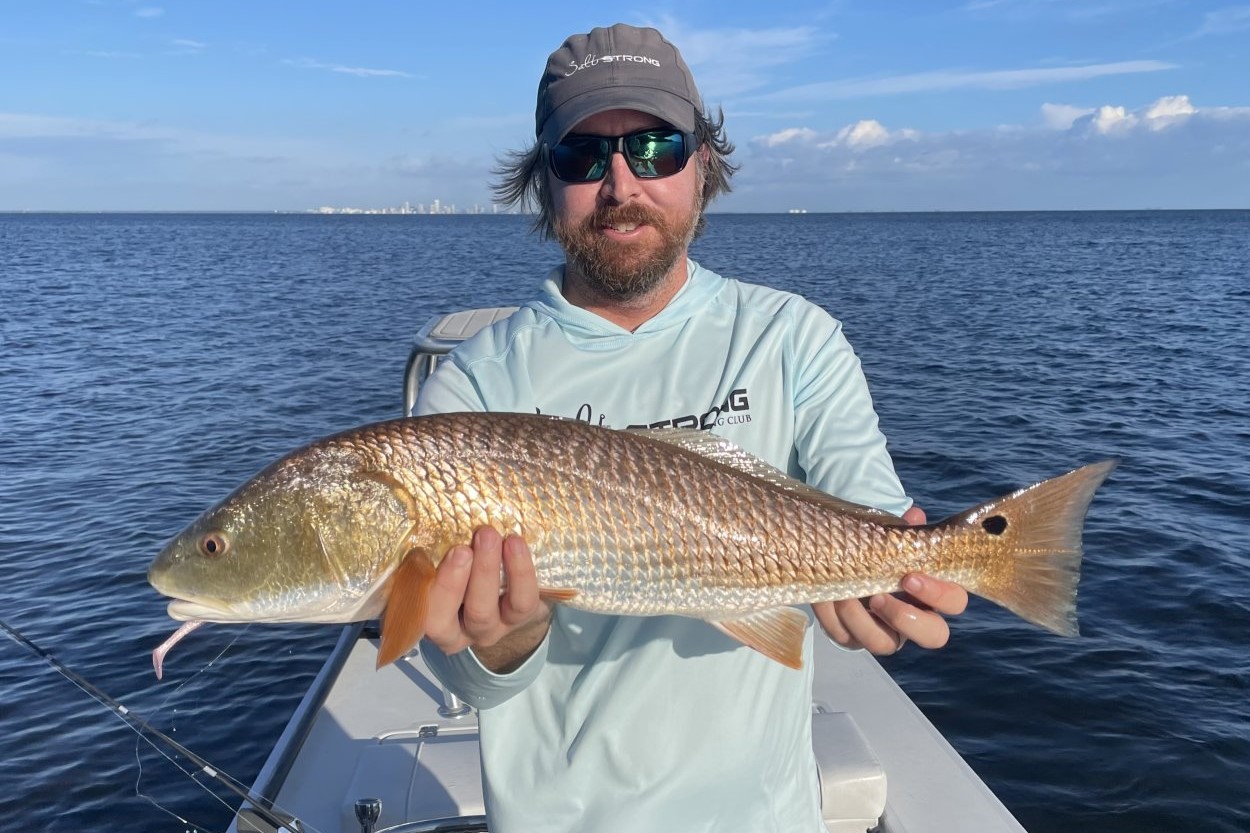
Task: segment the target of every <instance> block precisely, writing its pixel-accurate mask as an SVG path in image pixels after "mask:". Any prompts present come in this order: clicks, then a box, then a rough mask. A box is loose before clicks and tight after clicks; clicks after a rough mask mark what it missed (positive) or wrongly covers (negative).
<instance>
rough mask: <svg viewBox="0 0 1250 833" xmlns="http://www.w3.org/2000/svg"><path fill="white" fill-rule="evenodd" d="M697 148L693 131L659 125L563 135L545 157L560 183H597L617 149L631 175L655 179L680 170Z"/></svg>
mask: <svg viewBox="0 0 1250 833" xmlns="http://www.w3.org/2000/svg"><path fill="white" fill-rule="evenodd" d="M697 147H698V143H697V142H696V141H695V138H694V134H693V133H682V132H681V131H680V130H674V129H673V128H669V127H660V128H651V129H650V130H639V131H638V132H636V133H629V134H626V135H624V136H581V135H572V136H566V137H564V139H562V140H561V141H560V143H559V144H557V145H555V146H554V147H551V148H550V149H549V152H548V157H549V158H550V160H551V172H552V173H554V174H555V175H556V178H557V179H560V180H562V181H564V182H598V181H599V180H601V179H603V177H604V176H605V175H607V173H608V167H609V166H610V165H611V164H612V154H613V153H617V152H618V151H619V152H620V153H622V154H624V156H625V161H626V162H627V163H628V164H629V169H630V170H631V171H633V172H634V176H636V177H638V178H640V179H659V178H660V177H665V176H672V175H673V174H676V173H680V172H681V171H682V169H683V168H685V167H686V163H687V162H689V161H690V157H691V156H694V152H695V149H696V148H697Z"/></svg>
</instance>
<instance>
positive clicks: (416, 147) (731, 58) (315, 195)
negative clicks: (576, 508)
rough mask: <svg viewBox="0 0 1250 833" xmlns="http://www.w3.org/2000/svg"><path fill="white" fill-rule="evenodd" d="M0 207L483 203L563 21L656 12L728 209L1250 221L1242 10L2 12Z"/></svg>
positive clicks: (232, 6) (220, 4)
mask: <svg viewBox="0 0 1250 833" xmlns="http://www.w3.org/2000/svg"><path fill="white" fill-rule="evenodd" d="M0 11H2V12H3V16H2V17H0V79H2V80H0V210H3V211H21V210H79V211H83V210H85V211H95V210H261V211H267V210H303V209H309V208H314V207H317V206H322V205H334V206H359V207H380V206H389V205H398V204H400V203H402V202H404V201H405V200H409V201H411V202H412V203H414V204H415V203H428V202H430V201H431V200H433V199H435V198H438V199H440V200H442V201H443V202H444V203H455V204H456V205H457V206H459V207H467V206H470V205H472V204H474V203H479V204H483V205H485V204H488V203H489V199H490V197H489V194H490V192H489V182H490V175H489V170H490V168H491V166H492V164H493V161H494V159H495V158H496V157H497V156H498V155H499V154H501V153H502V152H504V151H506V150H509V149H515V148H519V147H521V146H523V145H524V144H526V143H527V142H528V141H529V140H530V138H531V137H532V135H533V133H532V130H533V121H532V120H533V106H534V93H535V88H536V86H537V81H538V77H539V75H540V73H541V71H542V68H543V64H544V62H545V59H546V56H547V54H548V53H550V52H551V51H552V50H553V49H555V48H556V47H557V46H559V44H560V42H561V41H562V40H563V39H564V37H565V36H567V35H568V34H570V33H573V32H581V31H587V30H588V29H589V28H591V27H593V26H596V25H607V24H610V23H612V22H615V21H617V20H621V21H624V22H628V23H634V24H638V25H654V26H657V27H658V28H660V29H661V30H662V31H663V32H665V34H667V35H668V36H669V38H670V39H671V40H673V41H674V42H675V43H676V44H677V45H678V47H679V48H680V49H681V50H682V52H683V54H684V55H685V57H686V59H687V62H688V63H689V64H690V65H691V67H692V69H693V71H694V74H695V77H696V79H697V81H698V83H699V85H700V88H701V89H702V91H703V95H704V98H705V100H706V101H707V102H708V103H709V104H712V105H719V106H722V107H723V108H724V110H725V115H726V125H727V128H728V131H729V135H730V137H731V138H732V139H733V140H734V142H735V143H736V144H737V145H738V152H737V154H736V158H737V161H738V162H739V163H740V165H741V168H742V169H741V171H740V173H739V174H738V176H737V178H736V179H735V191H734V193H733V194H731V195H730V196H728V197H727V198H724V199H723V200H722V201H721V202H720V203H718V204H717V206H716V208H718V209H719V210H726V211H753V210H759V211H784V210H786V209H789V208H805V209H807V210H809V211H893V210H975V209H988V210H994V209H1034V208H1036V209H1069V208H1071V209H1086V208H1226V207H1236V208H1250V83H1248V82H1247V79H1250V5H1244V4H1243V5H1238V4H1236V3H1231V4H1230V3H1220V2H1213V3H1204V2H1186V1H1185V0H954V1H953V2H946V1H945V0H932V1H931V2H918V0H912V2H903V1H902V0H899V2H889V1H888V0H833V2H803V0H800V1H799V2H791V3H785V4H782V3H767V2H752V3H743V2H734V1H733V0H728V1H726V0H716V1H715V2H705V0H687V2H684V3H682V4H671V3H664V4H654V5H652V4H646V3H643V4H640V5H630V4H628V3H625V4H619V5H614V6H613V5H609V6H605V5H604V4H602V3H585V2H579V3H569V2H565V0H547V2H543V3H541V4H533V3H521V2H506V3H496V2H466V3H455V2H439V3H433V2H425V1H424V0H407V2H398V0H390V1H389V2H388V1H387V0H375V2H366V3H347V2H328V0H304V1H303V2H298V3H296V2H287V3H276V2H261V0H254V2H238V1H237V0H168V1H167V2H159V0H24V1H23V0H6V2H2V3H0Z"/></svg>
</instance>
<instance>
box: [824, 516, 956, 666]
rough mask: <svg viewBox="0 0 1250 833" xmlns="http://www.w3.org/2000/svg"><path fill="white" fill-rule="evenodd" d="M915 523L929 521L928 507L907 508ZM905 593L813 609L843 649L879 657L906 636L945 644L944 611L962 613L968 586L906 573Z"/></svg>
mask: <svg viewBox="0 0 1250 833" xmlns="http://www.w3.org/2000/svg"><path fill="white" fill-rule="evenodd" d="M903 520H905V521H907V523H909V524H911V525H912V526H919V525H920V524H923V523H924V522H925V514H924V510H922V509H921V508H920V507H918V506H913V507H911V508H910V509H908V510H907V511H906V512H905V513H903ZM902 587H903V591H904V592H903V593H902V594H901V595H897V596H896V595H891V594H889V593H882V594H880V595H877V596H872V597H871V598H867V599H845V600H843V601H839V602H818V603H816V604H813V605H812V611H813V612H815V614H816V619H817V620H818V621H819V622H820V625H821V627H823V628H824V629H825V633H827V634H829V638H830V639H832V640H833V641H834V642H836V643H838V644H839V645H841V646H842V647H843V648H852V649H853V648H866V649H868V650H869V651H871V652H872V653H874V654H877V655H879V656H887V655H889V654H893V653H895V652H896V651H898V650H899V649H900V648H902V647H903V645H904V644H905V643H906V642H907V640H909V639H910V640H911V641H912V642H915V643H916V644H917V645H919V646H920V647H922V648H941V647H942V646H943V645H945V644H946V641H947V640H948V639H949V638H950V627H949V626H948V625H947V624H946V619H945V618H943V617H944V616H958V615H959V614H960V613H963V612H964V608H966V607H967V606H968V591H967V590H964V589H963V588H962V587H960V586H959V585H958V584H954V583H953V582H949V581H942V580H941V579H936V578H933V577H932V576H927V575H924V574H923V573H908V574H907V575H906V576H904V577H903V582H902Z"/></svg>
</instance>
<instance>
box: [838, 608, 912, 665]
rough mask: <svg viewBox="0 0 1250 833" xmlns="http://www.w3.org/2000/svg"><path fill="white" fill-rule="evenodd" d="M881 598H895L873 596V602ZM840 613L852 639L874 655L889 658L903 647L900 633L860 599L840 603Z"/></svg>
mask: <svg viewBox="0 0 1250 833" xmlns="http://www.w3.org/2000/svg"><path fill="white" fill-rule="evenodd" d="M880 598H886V599H892V598H893V597H892V596H873V602H874V603H875V602H876V600H877V599H880ZM838 612H839V613H840V614H841V617H842V623H843V624H844V625H845V626H846V629H847V631H848V632H849V633H850V635H851V638H852V639H854V640H855V641H856V642H858V643H859V644H860V645H862V646H863V647H865V648H867V649H868V650H869V651H871V652H872V653H874V654H877V655H878V656H888V655H889V654H892V653H894V652H895V651H897V650H898V649H899V648H901V647H902V643H901V642H900V641H899V633H900V632H899V631H897V630H896V629H895V628H893V627H892V626H891V625H890V623H888V622H885V621H883V620H882V619H881V618H879V617H878V616H876V615H874V614H875V611H872V610H869V608H867V607H865V606H864V604H863V602H861V601H860V600H859V599H848V600H847V601H846V602H845V603H839V607H838Z"/></svg>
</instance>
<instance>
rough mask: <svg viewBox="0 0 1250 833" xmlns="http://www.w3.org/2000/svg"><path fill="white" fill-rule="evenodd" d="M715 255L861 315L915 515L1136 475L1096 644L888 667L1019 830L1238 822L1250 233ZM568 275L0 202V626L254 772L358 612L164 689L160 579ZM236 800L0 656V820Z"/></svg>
mask: <svg viewBox="0 0 1250 833" xmlns="http://www.w3.org/2000/svg"><path fill="white" fill-rule="evenodd" d="M695 257H696V258H697V259H699V260H700V261H701V262H702V263H703V264H704V265H706V266H708V267H710V268H713V269H715V270H717V271H720V272H722V273H723V274H726V275H731V276H735V277H741V278H744V279H748V280H753V281H757V282H761V283H765V284H769V285H773V286H778V287H782V288H785V289H790V290H794V291H797V292H800V293H802V294H804V295H806V296H808V297H809V298H811V299H813V300H815V301H817V302H818V303H820V304H822V305H823V306H824V307H825V308H827V309H828V310H829V311H830V312H832V313H833V314H834V315H835V316H837V317H838V318H841V319H842V320H843V321H844V322H845V324H846V329H847V332H848V335H849V337H850V338H851V341H852V343H853V344H854V345H855V347H856V348H857V350H858V351H859V353H860V355H861V357H862V359H863V362H864V366H865V369H866V372H867V374H868V377H869V382H870V384H871V385H872V387H873V391H874V394H875V397H876V402H877V407H878V411H879V412H880V414H881V419H882V424H883V427H884V429H885V431H886V434H887V435H888V436H889V438H890V441H891V450H892V452H893V454H894V458H895V462H896V465H897V467H898V470H899V473H900V475H901V477H902V478H903V482H904V484H905V485H906V486H907V487H908V489H909V491H910V492H911V493H912V494H914V495H915V496H916V497H917V500H918V502H919V503H920V504H921V505H922V506H924V507H925V508H926V510H927V511H928V513H929V516H930V517H934V518H935V517H939V516H942V515H944V514H947V513H949V512H953V511H956V510H958V509H962V508H965V507H966V506H967V505H970V504H972V503H973V502H975V501H978V500H981V499H985V498H989V497H992V496H996V495H998V494H1000V493H1002V492H1005V491H1008V490H1009V489H1012V488H1015V487H1018V486H1021V485H1025V484H1027V483H1031V482H1033V481H1035V480H1038V479H1041V478H1042V477H1046V476H1050V475H1054V474H1058V473H1060V472H1061V471H1064V470H1066V469H1068V468H1070V467H1073V466H1076V465H1078V464H1082V463H1087V462H1092V461H1094V460H1097V459H1101V458H1103V457H1107V456H1118V457H1120V458H1121V460H1122V464H1121V467H1120V468H1119V469H1118V470H1117V472H1116V473H1115V474H1114V475H1113V477H1112V479H1111V480H1110V481H1109V483H1108V484H1107V485H1106V486H1105V487H1104V488H1103V489H1102V490H1101V491H1100V492H1099V494H1098V497H1097V498H1096V499H1095V501H1094V506H1093V509H1092V511H1091V513H1090V518H1089V521H1088V525H1087V533H1086V551H1087V555H1086V562H1085V570H1084V580H1083V583H1082V585H1081V623H1082V629H1083V633H1084V636H1083V638H1081V639H1079V640H1063V639H1060V638H1058V637H1053V636H1050V635H1047V634H1045V633H1042V632H1040V631H1038V630H1035V629H1033V628H1031V627H1029V626H1027V625H1024V624H1022V623H1020V622H1019V621H1018V620H1016V619H1015V618H1014V617H1012V616H1010V615H1009V614H1005V613H1002V612H1000V611H998V610H997V609H995V608H992V607H991V606H990V605H988V604H985V603H979V602H974V604H973V606H972V609H971V610H970V612H969V614H968V615H967V616H965V617H963V618H962V619H960V620H959V621H957V622H956V624H955V626H954V636H953V638H952V641H951V644H950V646H949V647H948V648H947V649H945V650H943V651H940V652H935V653H926V652H923V651H920V650H917V649H911V650H908V651H906V652H904V654H903V655H901V656H899V657H896V658H893V659H891V660H889V661H888V662H887V667H888V668H889V669H890V670H891V672H892V673H894V675H895V676H896V678H897V679H898V680H899V681H900V682H901V684H902V685H903V687H904V688H905V689H906V690H907V691H908V693H909V694H910V695H911V696H912V697H913V698H914V699H915V700H916V702H917V703H918V704H919V705H920V707H921V708H922V709H923V710H924V711H925V712H926V713H927V714H928V715H929V716H930V718H931V719H932V720H933V721H934V722H935V723H936V724H937V725H938V727H939V728H940V729H942V731H943V732H945V733H946V734H947V736H948V737H949V738H950V740H951V741H952V743H953V744H954V745H955V747H956V748H957V749H959V750H960V752H962V753H963V754H964V755H965V756H966V757H967V759H968V761H969V763H970V764H971V765H972V766H973V768H974V769H975V770H976V771H977V772H978V773H980V775H981V776H982V777H983V778H984V779H985V780H986V781H987V783H988V784H989V786H990V787H991V788H992V789H993V790H994V791H995V792H996V793H997V794H998V795H999V796H1000V797H1001V798H1002V800H1003V801H1004V803H1006V805H1007V806H1008V807H1009V808H1010V809H1011V810H1012V811H1013V812H1014V813H1015V814H1016V815H1017V817H1018V818H1019V819H1020V820H1021V822H1022V823H1023V824H1024V825H1025V827H1026V828H1028V829H1029V830H1030V831H1033V833H1044V832H1046V831H1055V833H1058V831H1072V830H1098V831H1102V832H1103V833H1106V832H1108V831H1126V832H1127V831H1134V833H1136V831H1173V830H1195V831H1197V830H1201V831H1208V832H1209V831H1244V830H1247V829H1250V651H1248V650H1247V649H1248V648H1250V535H1247V528H1248V523H1247V522H1248V521H1250V508H1247V507H1248V504H1247V495H1250V454H1248V452H1250V382H1248V381H1247V377H1246V367H1247V366H1248V365H1250V323H1248V318H1250V316H1248V314H1250V289H1248V288H1247V286H1248V284H1250V212H1146V213H1072V214H1063V213H1038V214H915V215H906V214H903V215H798V216H789V215H780V216H742V215H717V216H713V217H712V218H711V224H710V229H709V231H708V233H707V234H706V235H705V236H704V237H703V238H702V239H701V240H700V241H698V242H697V243H696V245H695ZM557 260H558V253H557V251H556V250H555V248H554V247H553V246H552V245H550V244H540V243H538V242H537V241H535V240H534V239H533V238H532V237H530V236H529V235H528V234H527V228H526V222H525V220H523V219H522V218H516V217H321V216H277V215H276V216H268V215H188V216H170V215H135V216H125V215H102V216H77V215H71V216H58V215H48V216H17V215H8V216H4V215H0V617H3V618H4V619H5V620H6V621H8V622H9V623H11V624H13V625H14V626H16V627H18V628H21V629H23V630H24V631H25V632H26V633H27V634H28V635H30V636H31V637H32V638H33V639H35V640H36V641H38V642H39V643H41V644H42V645H43V646H45V647H46V648H48V649H49V650H51V651H52V652H53V653H55V654H56V655H58V656H59V657H60V658H61V659H62V660H63V661H65V662H66V663H67V664H68V665H69V666H70V667H72V668H74V669H76V670H77V671H78V672H79V673H81V674H83V675H84V676H85V677H87V678H88V679H89V680H91V681H92V682H94V683H95V684H96V685H98V686H99V687H101V688H103V689H104V690H105V691H108V692H110V693H111V694H113V695H114V696H115V697H117V698H119V699H120V700H122V701H123V702H124V703H126V704H127V705H128V706H129V707H130V708H131V709H133V710H136V711H138V712H140V713H141V714H143V715H145V716H147V717H148V718H149V719H150V720H152V722H153V723H154V724H155V725H157V726H158V727H160V728H162V729H163V730H164V731H167V732H169V733H170V734H172V735H173V736H174V737H175V738H177V739H178V740H180V741H181V742H182V743H184V744H185V745H187V746H188V747H190V748H192V749H193V750H195V751H197V752H198V753H199V754H201V755H203V756H204V757H206V758H208V759H209V760H210V761H212V762H213V763H215V764H216V765H218V766H219V767H221V768H223V769H225V770H226V771H228V772H230V773H231V774H232V775H234V776H235V777H237V778H239V779H241V780H243V781H245V782H250V781H251V779H252V777H253V776H254V774H255V772H256V771H257V769H258V768H259V766H260V764H261V763H262V761H263V760H264V758H265V756H266V754H267V753H268V751H269V748H270V746H271V745H272V743H273V741H274V740H275V739H276V737H277V735H278V733H279V732H280V730H281V728H282V726H283V724H284V723H285V721H286V719H287V718H288V716H289V714H290V712H291V710H292V708H293V707H294V705H295V704H296V703H297V702H298V700H299V698H300V696H301V695H302V693H303V691H304V688H305V687H306V686H307V684H308V683H309V681H310V679H311V677H312V675H313V674H314V673H315V672H316V670H317V668H318V667H319V664H320V661H321V658H322V657H323V656H324V655H325V653H326V651H327V650H328V648H329V646H330V645H331V644H332V642H333V640H334V639H335V637H336V635H337V629H336V628H334V627H324V626H253V627H250V628H243V627H232V626H219V627H214V628H206V629H204V630H201V631H199V632H198V633H197V634H195V635H194V636H192V637H190V638H189V639H188V640H187V641H186V642H184V643H183V644H182V645H181V646H179V648H178V649H177V650H176V651H174V653H173V655H172V656H171V658H170V659H169V661H168V663H167V666H166V670H167V676H166V680H165V682H163V683H157V682H156V680H155V679H154V678H153V675H152V672H151V667H150V664H149V656H148V655H149V652H150V651H151V649H152V648H153V647H154V646H155V645H156V644H157V643H159V642H160V641H161V640H162V639H163V638H164V637H165V636H166V635H167V634H168V633H169V632H170V630H171V628H172V623H171V621H170V620H169V619H168V618H166V616H165V613H164V605H163V604H162V603H161V601H160V600H159V599H158V597H157V596H156V594H155V593H154V592H153V591H152V590H150V589H149V588H148V587H147V585H146V582H145V580H144V571H145V569H146V566H147V564H148V562H149V561H150V559H151V558H152V557H153V555H154V554H155V552H156V551H157V550H158V548H159V547H160V545H161V544H162V542H163V541H164V540H165V539H166V538H168V537H169V536H170V535H172V534H173V533H174V532H176V531H177V530H178V529H180V528H181V527H182V526H183V525H184V524H185V523H187V522H188V521H189V520H190V519H191V518H193V517H194V516H195V515H196V514H197V513H198V512H199V511H200V510H201V509H203V508H205V507H206V506H207V505H209V504H211V503H212V502H215V501H216V500H217V499H219V498H220V497H222V496H224V495H225V494H226V493H227V492H228V491H229V490H230V489H231V488H233V487H234V486H235V485H237V484H238V483H239V482H240V481H242V480H243V479H245V478H246V477H248V476H249V475H251V474H252V473H254V472H255V471H256V470H257V469H259V468H260V467H261V466H262V465H263V464H265V463H267V462H268V461H270V460H271V459H273V458H275V457H277V456H278V455H280V454H282V453H284V452H286V451H288V450H290V449H292V448H294V447H295V446H297V445H299V444H301V443H303V442H305V441H307V440H309V439H312V438H313V437H316V436H319V435H322V434H325V433H328V432H330V431H332V430H337V429H341V428H345V427H349V426H352V425H355V424H358V423H361V422H365V421H369V420H374V419H381V418H385V417H390V416H395V415H398V414H399V413H400V411H401V408H402V403H401V384H402V383H401V375H402V369H403V364H404V359H405V357H406V355H407V350H408V346H409V343H410V338H411V334H412V333H413V332H414V331H415V329H416V328H417V327H418V326H419V325H420V324H421V323H423V322H424V321H425V320H426V319H427V318H428V317H429V316H431V315H434V314H436V313H441V312H446V311H449V310H451V309H456V308H461V307H464V306H487V305H496V304H505V303H517V302H520V301H523V300H525V299H527V298H528V297H530V295H531V294H532V292H533V290H534V288H535V286H536V285H537V283H538V281H539V279H540V278H541V277H542V275H543V274H544V273H545V271H546V270H547V268H548V267H549V266H550V265H552V264H554V263H555V262H557ZM233 803H234V802H233V800H232V799H230V798H229V797H226V798H225V799H224V801H223V800H218V799H216V798H213V797H210V796H209V795H206V794H205V793H204V792H202V791H201V790H200V789H199V788H198V787H197V786H196V785H195V784H193V783H191V782H190V781H189V780H188V779H186V778H185V777H183V776H181V775H179V774H178V773H177V772H176V770H174V769H173V767H172V766H171V765H170V764H168V763H166V762H164V761H163V760H162V759H160V758H159V757H158V756H157V755H156V754H155V753H154V752H152V751H151V750H150V749H147V748H146V747H139V749H138V752H137V742H136V737H135V735H134V734H133V733H132V732H130V731H129V730H127V729H126V728H125V727H124V726H122V725H121V724H120V723H119V722H118V720H117V719H116V718H114V717H113V716H111V715H110V714H109V713H107V712H106V711H104V710H103V709H101V708H100V707H98V706H96V705H95V704H93V703H92V702H91V701H90V700H88V699H87V698H86V697H85V696H84V695H82V694H81V693H80V692H78V691H77V690H76V689H74V688H73V687H72V686H70V685H69V684H68V683H67V682H66V681H65V680H63V679H62V678H61V677H59V676H58V675H57V674H56V673H55V672H53V671H52V670H51V669H50V668H49V667H47V666H46V665H44V664H43V663H41V662H39V661H37V660H35V659H33V658H32V657H31V656H29V655H28V654H26V653H25V652H23V651H22V650H21V649H20V648H18V646H17V645H15V644H13V643H12V642H10V641H8V640H6V639H0V819H3V820H4V821H3V823H0V827H3V828H4V829H15V830H16V829H21V830H29V831H40V830H54V829H55V830H88V829H96V830H121V829H126V830H130V831H166V830H167V831H182V830H185V829H187V825H185V824H183V823H182V822H180V821H178V820H177V819H176V818H174V817H173V816H171V815H169V814H167V813H166V812H165V811H163V810H161V809H160V808H159V807H158V806H156V805H157V804H159V805H162V806H164V807H167V808H169V809H171V810H173V811H174V812H176V813H178V814H179V815H181V816H184V817H186V818H187V819H190V820H191V821H192V822H194V823H195V824H196V825H198V826H200V827H201V828H203V829H206V830H217V829H221V828H224V826H225V824H226V823H227V820H228V817H229V807H230V806H232V805H233Z"/></svg>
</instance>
